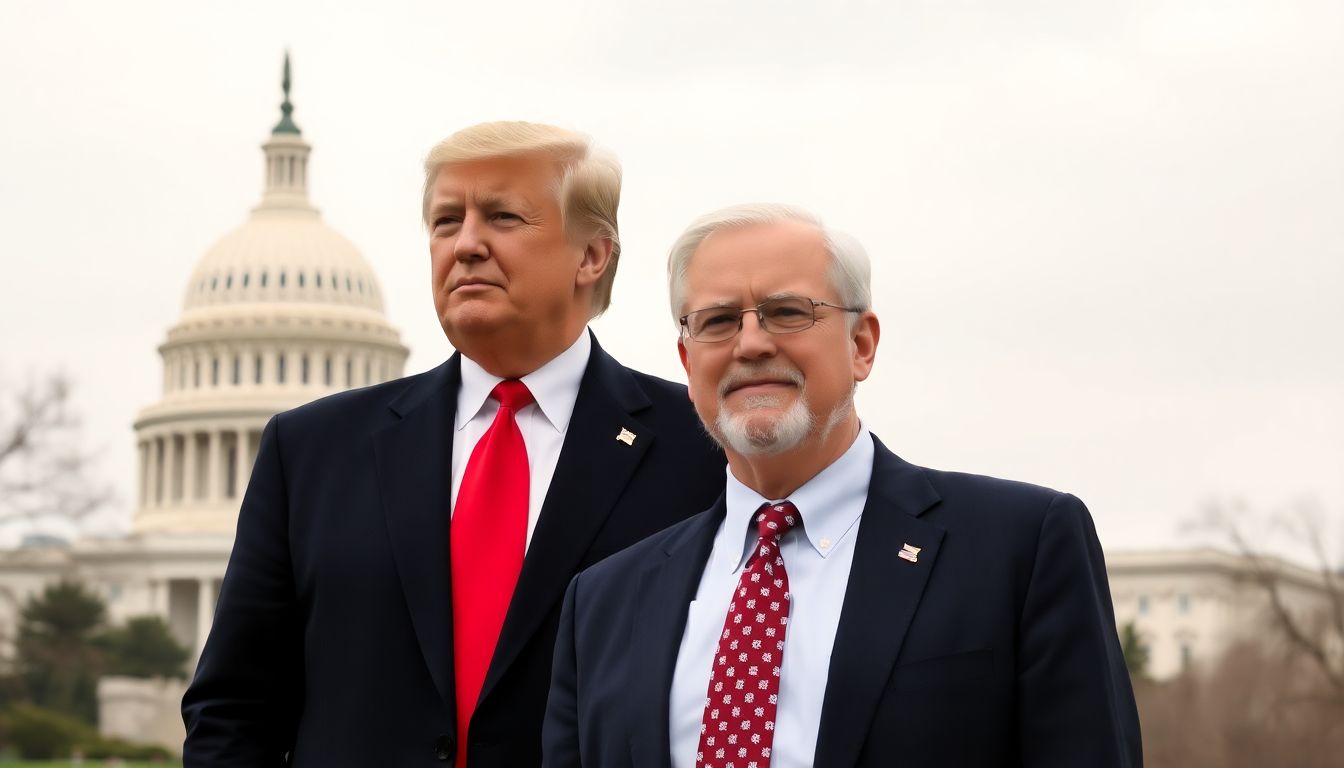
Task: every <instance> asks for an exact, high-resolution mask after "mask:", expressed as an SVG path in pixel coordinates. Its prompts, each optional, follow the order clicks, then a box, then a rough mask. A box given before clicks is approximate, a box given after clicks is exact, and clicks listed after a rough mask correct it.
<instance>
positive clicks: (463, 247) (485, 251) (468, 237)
mask: <svg viewBox="0 0 1344 768" xmlns="http://www.w3.org/2000/svg"><path fill="white" fill-rule="evenodd" d="M481 224H482V222H481V220H480V217H478V216H476V215H475V214H471V213H468V214H466V215H465V216H463V217H462V224H461V225H460V226H459V227H458V229H457V237H456V238H455V239H454V240H453V258H455V259H457V260H458V261H473V260H479V259H486V258H489V257H490V249H489V247H488V246H487V245H486V241H485V232H484V229H483V228H482V226H481Z"/></svg>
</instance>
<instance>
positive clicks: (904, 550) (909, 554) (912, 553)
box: [896, 544, 923, 563]
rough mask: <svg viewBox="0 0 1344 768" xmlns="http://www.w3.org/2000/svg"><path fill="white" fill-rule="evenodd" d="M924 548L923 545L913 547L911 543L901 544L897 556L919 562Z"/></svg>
mask: <svg viewBox="0 0 1344 768" xmlns="http://www.w3.org/2000/svg"><path fill="white" fill-rule="evenodd" d="M922 549H923V547H912V546H910V545H909V544H905V545H902V546H901V551H900V552H897V553H896V556H897V557H899V558H901V559H902V560H909V561H910V562H912V563H918V562H919V552H920V550H922Z"/></svg>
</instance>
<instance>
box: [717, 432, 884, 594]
mask: <svg viewBox="0 0 1344 768" xmlns="http://www.w3.org/2000/svg"><path fill="white" fill-rule="evenodd" d="M874 453H875V451H874V449H873V438H872V436H871V435H869V433H868V428H867V427H865V426H863V424H862V423H860V424H859V434H858V435H857V436H856V437H855V438H854V442H853V443H851V444H850V446H849V449H848V450H846V451H845V452H844V454H842V455H841V456H840V458H838V459H836V460H835V461H833V462H831V465H830V466H828V467H826V468H825V469H823V470H822V471H820V472H818V473H817V474H816V475H815V476H814V477H813V478H812V479H811V480H808V481H807V482H806V483H803V485H802V487H800V488H799V489H798V490H796V491H794V492H793V493H791V494H789V497H788V499H787V500H788V501H791V502H793V505H794V506H795V507H797V508H798V513H799V515H801V516H802V518H803V534H804V535H805V536H806V537H807V540H808V543H810V544H811V545H812V549H814V550H816V552H817V554H818V555H821V556H822V557H826V556H827V555H829V554H830V553H832V552H834V551H835V550H836V545H837V544H839V543H840V541H841V540H843V539H844V538H845V536H847V535H849V533H850V532H851V531H852V530H853V529H854V523H855V522H857V521H858V519H859V517H861V516H862V515H863V507H864V504H865V503H867V500H868V484H869V482H870V481H871V480H872V477H873V455H874ZM778 501H784V499H767V498H765V497H764V496H762V495H760V494H759V493H757V492H756V491H754V490H752V489H751V488H748V487H747V486H746V485H744V484H743V483H742V481H740V480H738V479H737V478H736V477H734V476H733V471H732V469H731V468H730V469H729V470H728V484H727V487H726V489H725V492H724V504H725V506H726V507H727V516H726V517H725V518H724V525H726V526H728V529H727V530H729V531H742V532H743V536H744V539H743V542H742V556H741V557H739V558H738V559H737V560H736V561H734V562H733V564H732V565H733V571H734V572H736V571H737V570H738V569H739V568H741V567H743V566H744V565H746V560H747V556H748V555H750V553H751V551H752V549H753V548H754V546H755V544H756V537H757V535H756V526H755V525H754V524H753V519H752V516H753V514H754V513H755V512H756V510H757V509H760V507H761V505H762V504H767V503H774V502H778ZM795 535H796V534H795Z"/></svg>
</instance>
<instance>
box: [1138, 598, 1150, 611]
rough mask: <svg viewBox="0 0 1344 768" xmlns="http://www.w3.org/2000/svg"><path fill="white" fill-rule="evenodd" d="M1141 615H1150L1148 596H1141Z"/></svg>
mask: <svg viewBox="0 0 1344 768" xmlns="http://www.w3.org/2000/svg"><path fill="white" fill-rule="evenodd" d="M1139 615H1140V616H1147V615H1148V596H1147V595H1139Z"/></svg>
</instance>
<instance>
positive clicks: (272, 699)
mask: <svg viewBox="0 0 1344 768" xmlns="http://www.w3.org/2000/svg"><path fill="white" fill-rule="evenodd" d="M620 184H621V174H620V166H619V165H618V164H617V162H616V161H615V160H614V159H612V158H611V157H609V156H607V155H605V154H603V153H601V152H598V151H597V150H596V149H595V148H594V147H593V146H592V145H591V143H590V142H589V140H588V139H587V138H586V137H584V136H581V135H579V134H575V133H573V132H570V131H567V130H563V129H560V128H555V127H552V126H546V125H536V124H531V123H488V124H484V125H478V126H474V127H471V128H467V129H464V130H462V131H460V132H458V133H456V134H454V135H453V136H451V137H449V138H448V139H446V140H444V141H443V142H441V143H440V144H438V145H437V146H435V147H434V149H433V150H432V151H431V152H430V154H429V157H428V159H427V160H426V163H425V187H424V199H423V208H422V212H423V216H424V221H425V224H426V226H427V228H428V229H429V252H430V266H431V276H432V279H431V286H432V288H433V294H434V307H435V310H436V311H437V313H438V316H439V320H440V323H441V324H442V326H443V329H444V332H445V334H446V335H447V337H448V340H449V342H451V344H452V346H453V347H454V348H455V349H456V350H457V352H456V353H455V354H453V356H452V357H451V358H449V359H448V361H447V362H445V363H444V364H442V365H440V366H439V367H437V368H435V369H433V370H431V371H428V372H426V373H422V374H419V375H416V376H410V377H408V378H405V379H401V380H398V381H393V382H389V383H386V384H381V385H378V386H375V387H369V388H366V389H362V390H357V391H352V392H346V393H342V394H339V395H334V396H332V397H328V398H325V399H323V400H319V401H317V402H315V403H311V404H309V405H306V406H303V407H301V408H298V409H295V410H293V411H289V412H287V413H282V414H280V415H278V416H276V417H275V418H273V419H272V420H271V422H270V424H269V425H268V426H267V427H266V431H265V433H264V435H263V438H262V444H261V448H260V450H259V452H258V456H257V461H256V465H255V467H254V469H253V473H252V480H251V482H250V484H249V486H248V489H247V494H246V496H245V497H244V500H243V504H242V510H241V512H240V513H239V520H238V535H237V540H236V543H235V546H234V550H233V555H232V557H231V559H230V562H229V567H228V571H227V573H226V575H225V578H224V584H223V586H222V588H221V590H220V595H219V605H218V609H217V613H216V618H215V623H214V627H213V629H212V630H211V634H210V638H209V641H208V642H207V643H206V646H205V650H204V652H203V653H202V655H201V660H200V664H199V666H198V668H197V673H196V678H195V680H194V681H193V682H192V685H191V688H190V689H189V691H188V692H187V695H186V697H185V699H184V701H183V713H184V717H185V719H186V722H187V741H186V745H185V754H184V763H185V765H187V766H224V765H240V766H241V765H246V766H271V765H283V764H290V765H301V766H337V765H351V766H355V765H358V766H384V765H386V766H415V765H443V764H445V763H447V764H454V765H456V766H458V768H462V766H468V765H469V766H471V768H491V767H493V766H499V767H501V768H502V767H505V766H507V767H510V768H512V767H513V766H527V765H537V764H538V763H539V762H540V760H541V749H540V731H541V718H542V714H543V711H544V707H545V702H546V693H547V686H548V683H549V679H550V672H551V659H552V648H553V645H554V640H555V631H556V626H557V623H558V621H559V615H560V603H561V598H562V596H563V591H564V587H565V584H566V583H567V582H568V581H569V580H570V578H571V577H572V576H573V575H574V574H575V573H576V572H578V571H579V570H580V569H582V568H584V567H586V566H587V565H590V564H592V563H594V562H597V561H598V560H600V559H602V558H603V557H605V556H607V555H609V554H611V553H613V552H616V551H617V550H619V549H621V548H623V547H625V546H627V545H629V544H631V543H634V542H635V541H638V540H639V539H641V538H643V537H645V536H647V535H649V534H651V533H653V532H655V531H657V530H659V529H661V528H663V527H666V526H668V525H670V524H672V523H675V522H677V521H679V520H680V519H682V518H684V517H686V516H687V515H688V514H691V513H692V512H694V511H695V510H697V509H700V508H703V507H704V506H705V505H707V504H709V503H710V502H711V501H712V500H713V498H714V497H715V495H717V493H718V485H719V483H720V482H721V478H722V472H723V461H724V459H723V455H722V453H720V452H719V451H718V450H717V449H716V448H715V447H714V445H713V443H712V442H711V441H710V440H709V439H708V438H707V437H706V436H705V435H704V433H703V432H702V431H701V430H700V429H699V426H698V425H697V423H696V420H695V416H694V413H693V412H692V409H691V407H690V403H689V400H688V399H687V393H686V388H685V387H683V386H680V385H676V384H672V383H671V382H667V381H663V380H660V379H656V378H654V377H651V376H648V375H645V374H642V373H639V372H636V371H632V370H630V369H628V368H625V367H623V366H621V365H620V364H619V363H617V362H616V361H615V360H614V359H612V358H611V356H609V355H608V354H606V353H605V352H604V351H603V350H602V348H601V347H600V346H598V343H597V340H596V338H594V337H593V335H592V334H591V332H590V331H588V329H587V324H588V321H589V320H590V319H592V318H593V317H595V316H597V315H598V314H600V313H601V312H602V311H604V310H605V309H606V308H607V305H608V303H609V301H610V297H611V286H612V281H613V279H614V277H615V273H616V264H617V260H618V258H619V256H620V241H619V234H618V229H617V223H616V210H617V206H618V204H619V201H620ZM716 481H718V482H716Z"/></svg>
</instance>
